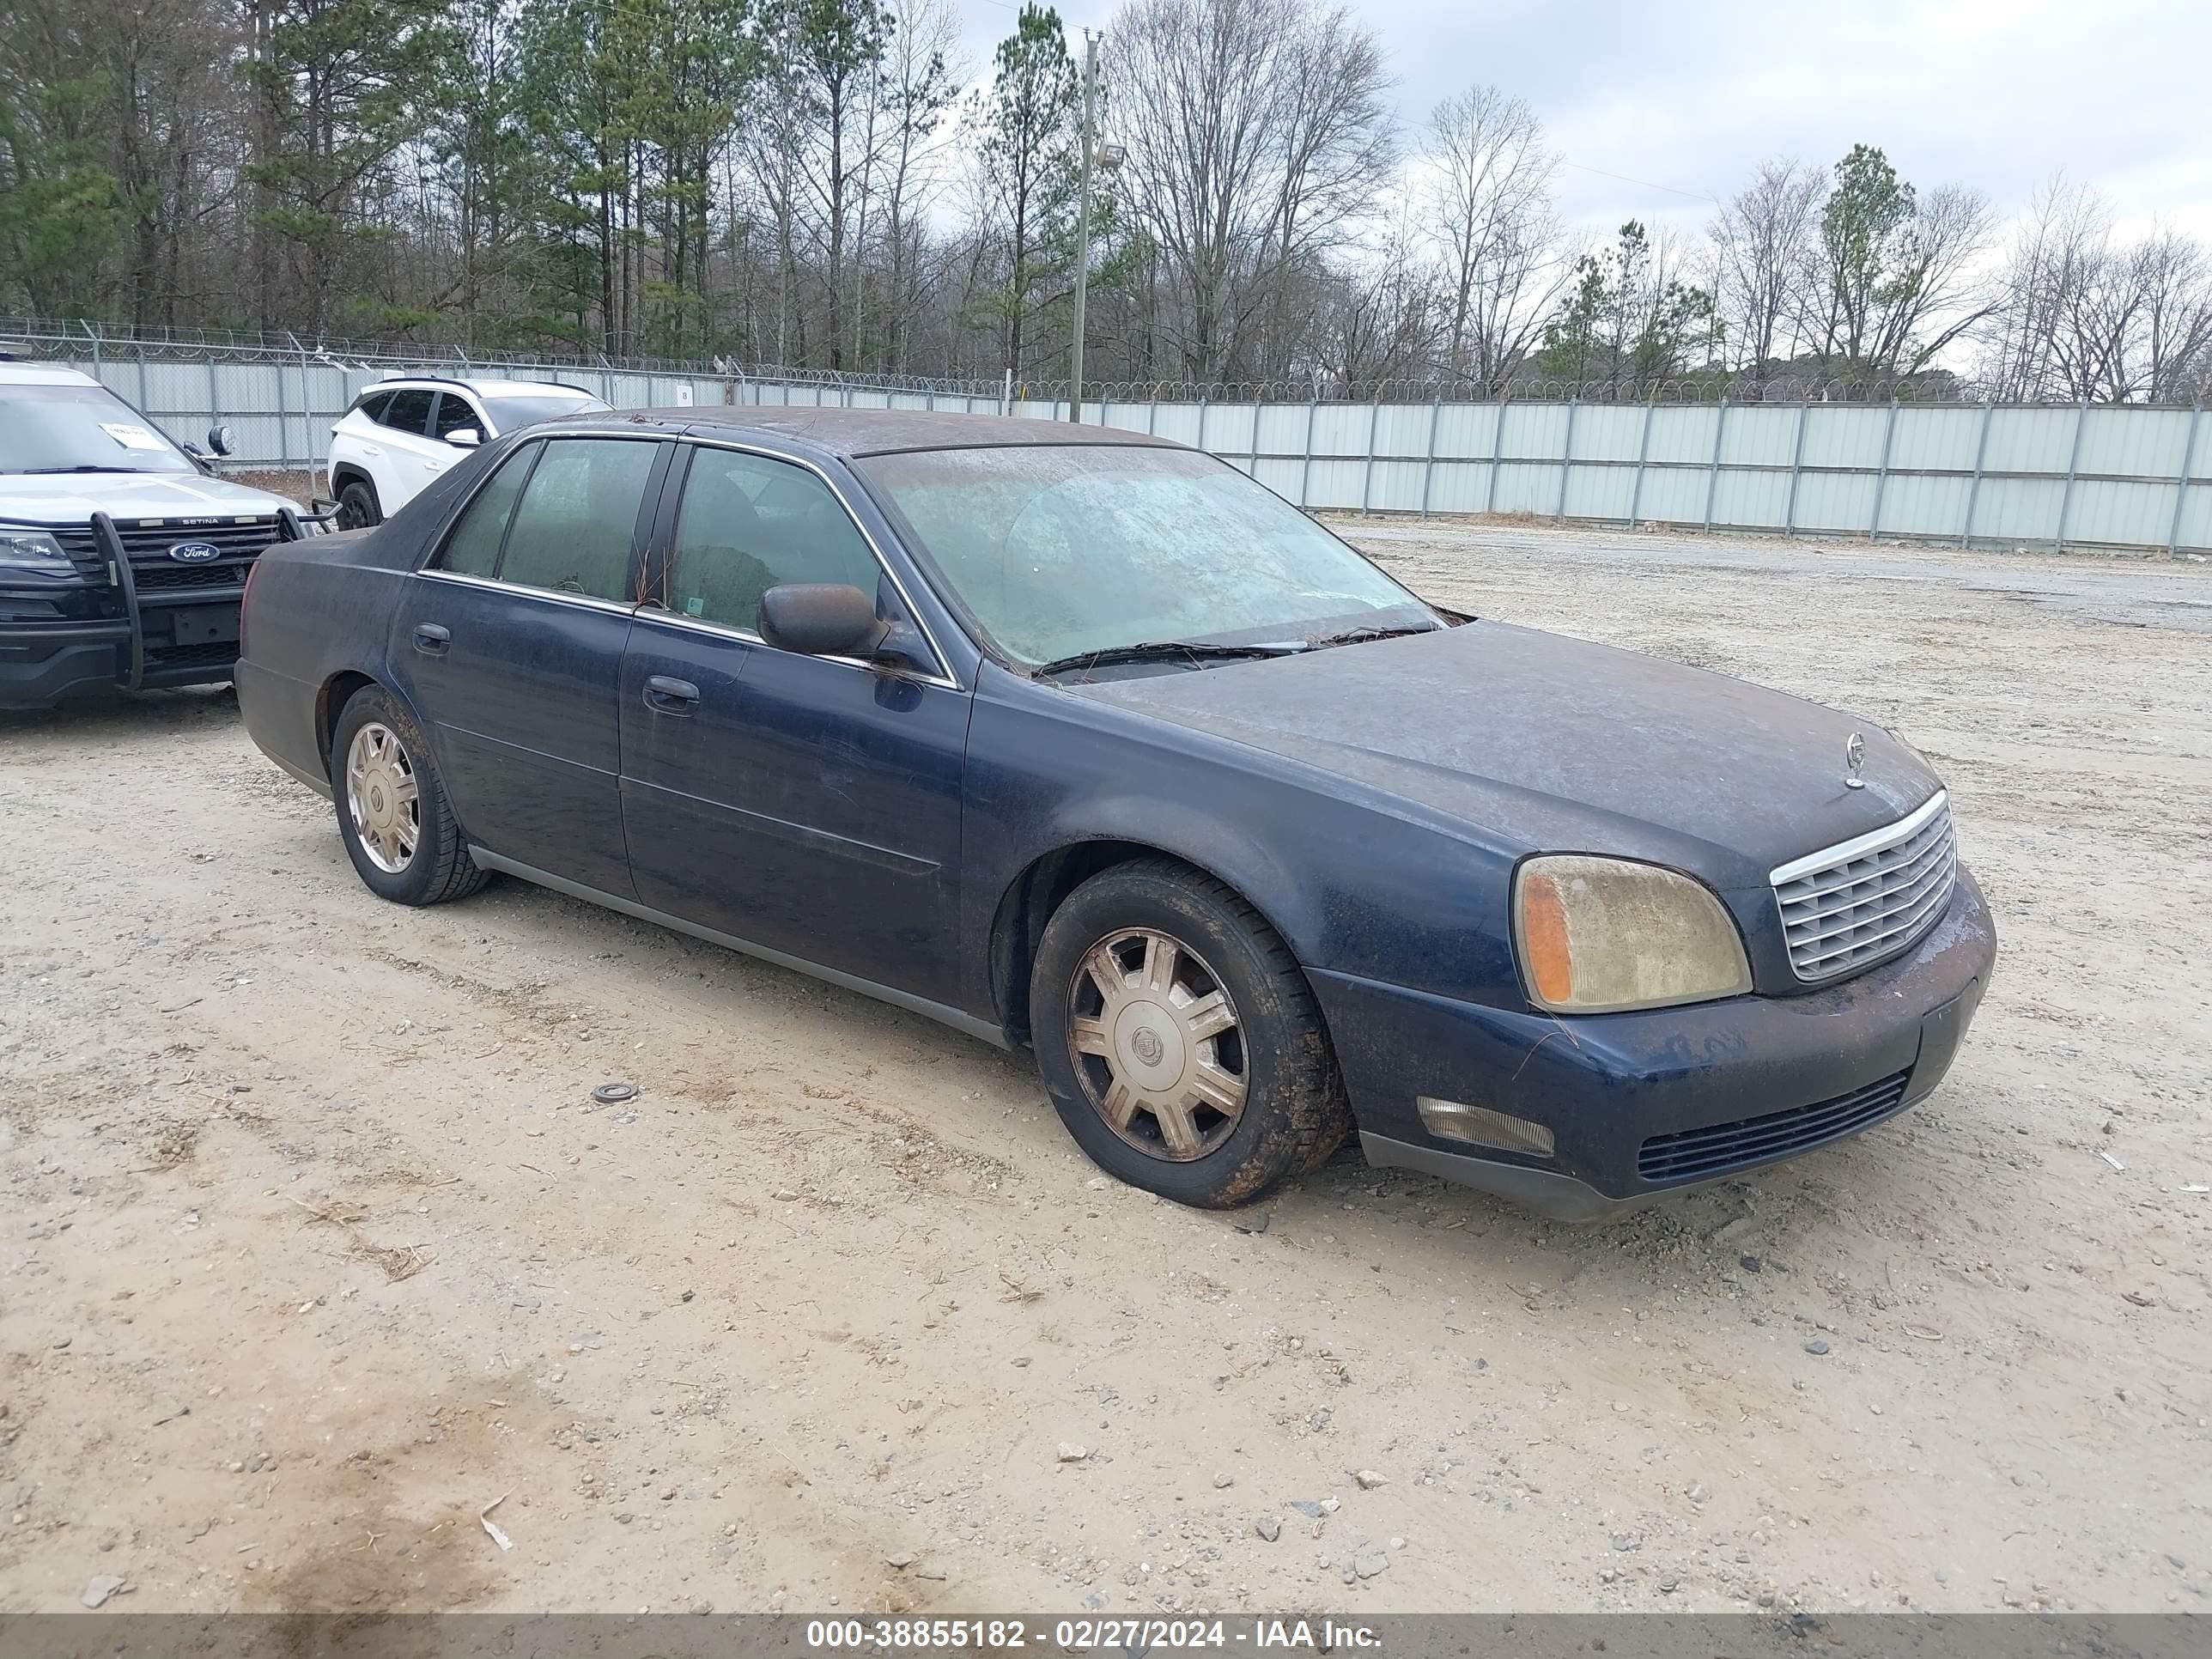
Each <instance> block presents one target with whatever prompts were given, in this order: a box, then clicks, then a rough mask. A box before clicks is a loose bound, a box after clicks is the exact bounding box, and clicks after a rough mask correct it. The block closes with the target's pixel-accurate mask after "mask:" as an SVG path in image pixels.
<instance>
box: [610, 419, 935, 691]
mask: <svg viewBox="0 0 2212 1659" xmlns="http://www.w3.org/2000/svg"><path fill="white" fill-rule="evenodd" d="M677 441H678V443H684V444H689V445H690V446H691V447H693V448H695V449H725V450H729V451H731V452H732V453H736V454H739V455H757V456H758V457H759V458H760V459H763V460H764V461H781V463H783V465H786V466H795V467H799V468H800V469H802V470H803V471H808V472H811V473H812V474H813V475H814V476H815V477H817V478H818V479H820V480H821V481H822V485H823V488H824V489H827V490H828V491H829V497H830V499H831V500H832V501H836V503H837V505H838V506H839V507H842V508H843V509H844V511H845V516H846V517H847V518H848V519H849V520H852V524H853V528H854V529H855V530H857V531H859V532H860V539H861V540H862V541H864V542H866V544H867V545H868V551H869V552H871V553H872V554H873V555H875V559H876V568H878V569H879V570H881V571H882V572H883V574H884V575H885V576H887V577H889V578H890V584H891V586H892V587H893V588H894V589H896V591H897V593H898V596H899V599H900V601H901V602H902V604H904V605H905V606H906V611H907V615H908V616H909V617H912V618H913V619H914V625H915V628H916V629H918V630H920V632H921V637H922V638H923V640H924V641H927V643H928V646H929V652H930V654H931V655H932V656H933V657H934V658H936V659H937V668H938V671H937V672H936V673H935V674H908V675H905V676H902V678H906V679H909V680H915V681H918V682H920V683H921V684H927V685H942V686H946V687H949V688H951V690H955V691H965V690H967V689H968V688H967V687H966V686H965V685H963V684H961V682H960V678H959V676H958V675H957V674H955V673H954V672H953V671H952V659H951V657H949V656H948V655H946V654H945V647H944V646H943V645H942V644H940V643H939V641H938V638H937V630H936V629H933V628H932V627H931V626H930V625H929V618H928V617H927V615H925V614H924V613H923V611H922V609H921V606H920V605H916V604H915V602H914V593H913V592H912V590H911V589H909V588H908V586H907V585H906V584H905V583H904V582H903V581H902V580H899V574H898V572H897V571H896V570H894V569H892V568H891V562H890V560H889V559H887V558H885V557H884V550H883V544H881V543H880V542H878V540H877V539H876V538H875V537H874V536H873V535H872V533H870V532H869V529H868V526H866V524H865V523H864V522H862V520H861V518H860V514H859V513H855V512H854V511H853V503H852V502H851V501H849V500H848V499H847V497H846V495H845V492H844V491H843V490H842V489H839V488H838V487H837V481H836V479H835V478H833V477H830V476H829V473H827V472H826V471H823V469H822V468H820V467H818V466H817V465H815V464H814V463H813V462H811V461H809V460H804V459H800V458H799V457H798V456H796V455H785V454H779V453H777V452H776V451H775V450H773V449H764V448H763V447H761V446H759V445H757V444H748V443H740V442H738V441H736V440H734V439H730V438H713V437H708V436H705V435H689V434H687V435H684V436H681V437H679V438H678V440H677ZM690 482H691V475H690V471H688V470H687V471H685V473H684V483H685V485H686V486H687V487H688V486H689V485H690ZM683 528H684V501H683V497H682V496H681V495H679V496H678V498H677V501H676V521H675V524H674V526H673V534H675V535H680V534H681V533H682V532H683ZM675 551H676V550H675V548H674V547H673V546H672V545H671V547H670V549H669V554H670V556H671V557H672V556H674V554H675ZM644 614H647V615H649V616H653V617H667V618H669V619H670V620H671V621H676V622H681V623H684V624H686V625H687V626H691V627H704V628H708V629H714V631H715V632H717V633H720V634H724V635H729V636H731V637H733V638H737V639H741V640H747V641H751V642H752V643H753V644H756V645H760V646H764V647H767V648H768V649H769V650H770V651H775V650H779V649H781V647H776V646H773V645H769V642H768V641H766V640H764V639H763V638H761V636H760V635H758V634H757V633H754V632H752V631H751V630H750V629H739V628H732V627H729V626H727V625H726V624H722V623H709V622H707V621H706V620H705V619H704V618H703V617H686V616H684V615H683V614H682V613H681V612H678V611H670V610H668V609H666V608H665V606H664V607H661V608H658V609H653V610H650V611H647V612H646V613H644ZM784 654H786V655H796V654H799V653H790V652H787V653H784ZM817 660H819V661H822V662H842V663H849V664H851V665H853V666H854V667H856V668H861V669H865V670H866V671H868V672H869V673H871V674H879V673H881V672H883V669H882V668H881V667H880V666H879V665H876V664H873V663H869V662H865V661H863V660H861V659H860V658H858V657H823V658H819V659H817Z"/></svg>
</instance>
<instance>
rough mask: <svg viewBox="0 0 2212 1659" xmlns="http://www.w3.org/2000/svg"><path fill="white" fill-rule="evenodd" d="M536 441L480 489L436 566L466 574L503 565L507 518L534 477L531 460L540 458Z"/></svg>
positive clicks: (484, 572)
mask: <svg viewBox="0 0 2212 1659" xmlns="http://www.w3.org/2000/svg"><path fill="white" fill-rule="evenodd" d="M535 459H538V446H537V445H536V444H526V445H524V446H523V447H521V448H520V449H519V450H517V451H515V453H513V454H512V455H510V456H508V457H507V459H506V460H505V461H504V462H502V463H501V465H500V469H499V471H497V472H496V473H495V474H493V476H492V480H491V482H490V483H488V484H486V485H485V486H484V487H483V489H480V490H478V491H477V498H476V500H474V501H471V502H470V503H469V507H468V511H467V512H465V513H462V514H461V521H460V523H459V524H457V525H455V526H453V534H452V535H450V536H448V537H447V538H446V545H445V548H444V550H443V551H441V553H440V554H439V555H438V556H437V558H436V559H435V560H434V561H433V562H432V568H434V569H438V570H451V571H453V573H455V574H457V575H462V576H489V575H491V574H494V573H495V572H496V571H497V570H498V568H499V544H501V542H502V541H504V540H506V539H507V520H509V519H511V518H513V516H514V498H515V497H516V496H517V495H520V494H521V493H522V485H523V482H524V480H526V478H528V477H530V464H531V463H532V461H534V460H535Z"/></svg>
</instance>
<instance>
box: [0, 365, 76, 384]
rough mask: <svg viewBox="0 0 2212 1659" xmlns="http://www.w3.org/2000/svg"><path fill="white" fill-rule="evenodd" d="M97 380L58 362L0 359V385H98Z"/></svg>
mask: <svg viewBox="0 0 2212 1659" xmlns="http://www.w3.org/2000/svg"><path fill="white" fill-rule="evenodd" d="M99 384H100V382H99V381H97V380H94V379H93V378H92V376H91V375H89V374H84V373H82V372H81V371H79V370H77V369H74V368H63V367H62V366H61V365H60V364H59V363H19V362H8V361H6V360H5V359H0V386H98V385H99Z"/></svg>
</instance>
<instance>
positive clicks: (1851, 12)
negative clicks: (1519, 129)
mask: <svg viewBox="0 0 2212 1659" xmlns="http://www.w3.org/2000/svg"><path fill="white" fill-rule="evenodd" d="M957 3H958V4H959V7H960V12H961V15H962V17H963V20H964V21H965V23H966V26H967V27H966V38H965V41H964V46H965V53H966V56H967V58H968V60H969V71H970V73H971V74H981V73H984V72H986V70H987V65H988V63H989V59H990V55H991V52H992V49H993V47H994V44H995V43H996V41H997V40H998V39H999V38H1000V36H1002V35H1004V34H1006V33H1010V32H1011V31H1012V26H1013V21H1014V7H1013V6H1012V4H1010V3H1003V0H957ZM1351 10H1352V14H1353V15H1355V16H1356V17H1358V18H1359V19H1360V20H1361V21H1364V23H1366V24H1367V26H1368V27H1370V28H1372V29H1374V30H1375V31H1376V33H1378V34H1379V35H1380V36H1381V37H1382V40H1383V46H1384V48H1385V49H1386V50H1387V52H1389V59H1390V64H1391V68H1392V69H1393V70H1394V71H1395V73H1396V75H1397V76H1398V78H1399V87H1398V98H1399V104H1400V109H1401V116H1402V118H1403V120H1404V122H1405V125H1406V126H1407V129H1408V131H1412V130H1413V129H1416V128H1417V127H1418V125H1419V122H1420V121H1421V120H1422V119H1423V118H1425V116H1426V114H1427V112H1428V111H1429V109H1430V108H1431V106H1433V105H1434V104H1435V103H1436V102H1437V100H1439V99H1442V98H1443V97H1445V96H1447V95H1449V94H1451V93H1453V92H1455V91H1457V90H1458V89H1460V88H1462V87H1465V86H1469V85H1473V84H1476V83H1479V82H1495V83H1496V84H1497V85H1498V86H1500V87H1503V88H1506V89H1507V90H1508V91H1510V92H1515V93H1518V94H1520V95H1522V97H1524V98H1526V99H1528V101H1529V103H1530V104H1531V105H1533V106H1534V108H1535V111H1536V113H1537V114H1538V115H1539V116H1540V117H1541V118H1542V120H1543V123H1544V125H1545V127H1546V129H1547V132H1548V133H1549V135H1550V138H1551V143H1552V146H1553V149H1555V150H1556V151H1558V152H1559V155H1561V156H1562V157H1563V158H1565V161H1566V162H1567V164H1568V165H1566V166H1565V167H1562V168H1561V170H1560V175H1559V203H1560V207H1561V210H1562V211H1563V212H1564V214H1565V216H1566V218H1567V219H1568V221H1569V222H1570V223H1571V224H1572V225H1574V226H1575V227H1576V228H1578V229H1587V230H1589V231H1593V232H1602V231H1609V230H1610V229H1611V228H1613V227H1614V226H1616V225H1618V224H1619V223H1620V222H1621V221H1622V220H1623V219H1626V218H1629V217H1631V216H1635V217H1640V218H1642V219H1644V220H1645V221H1646V222H1653V223H1659V224H1665V225H1669V226H1673V227H1675V228H1680V229H1682V230H1694V229H1695V228H1698V227H1699V226H1701V225H1702V224H1703V223H1704V222H1705V218H1706V216H1707V215H1708V214H1709V213H1710V211H1711V204H1710V203H1709V202H1707V201H1706V200H1705V197H1711V196H1726V195H1728V194H1729V192H1730V191H1733V190H1734V189H1735V188H1736V187H1737V186H1738V185H1740V184H1741V183H1742V181H1743V180H1744V179H1745V178H1746V177H1747V175H1748V173H1750V171H1751V168H1752V167H1753V165H1754V164H1755V163H1756V162H1758V161H1760V160H1761V159H1763V158H1765V157H1768V156H1773V155H1796V156H1800V157H1802V158H1805V159H1808V160H1811V161H1818V162H1820V164H1822V165H1824V166H1826V165H1828V164H1830V163H1832V162H1834V161H1837V160H1838V159H1839V158H1840V157H1841V156H1842V155H1844V152H1845V151H1847V150H1848V149H1850V147H1851V145H1852V144H1854V143H1871V144H1875V145H1879V146H1880V147H1881V149H1884V150H1885V151H1887V153H1888V155H1889V159H1890V161H1891V162H1892V163H1893V165H1894V166H1895V167H1897V168H1898V170H1899V172H1900V173H1903V174H1904V175H1905V177H1906V178H1907V179H1911V180H1912V181H1913V182H1914V183H1915V184H1917V185H1921V186H1923V188H1924V187H1926V186H1929V185H1938V184H1945V183H1952V182H1957V183H1962V184H1967V185H1972V186H1974V187H1975V188H1977V189H1978V190H1980V191H1983V192H1984V194H1986V195H1987V196H1988V197H1990V201H1991V204H1993V205H1994V206H1995V207H1996V210H1997V211H1998V212H1999V213H2000V214H2002V215H2004V216H2011V215H2013V214H2015V213H2017V212H2019V211H2020V210H2021V209H2022V208H2023V207H2025V206H2026V204H2027V201H2028V198H2029V197H2030V196H2031V195H2032V194H2033V192H2034V191H2035V190H2036V188H2037V186H2038V185H2039V184H2040V183H2041V182H2042V181H2044V180H2045V179H2048V178H2049V177H2050V176H2051V174H2052V173H2054V172H2056V171H2057V170H2058V169H2060V168H2063V169H2065V171H2066V173H2067V174H2068V176H2069V178H2070V179H2075V180H2079V181H2081V182H2084V183H2087V184H2090V185H2094V186H2095V187H2096V188H2097V189H2098V190H2100V191H2102V192H2103V193H2104V195H2105V196H2106V198H2107V199H2108V200H2109V201H2110V202H2111V204H2112V208H2113V210H2114V211H2115V212H2116V214H2117V215H2118V217H2119V220H2120V222H2121V227H2122V228H2123V229H2124V230H2127V231H2135V230H2139V229H2143V228H2148V226H2149V225H2150V224H2151V223H2152V222H2154V221H2162V222H2165V223H2167V224H2170V225H2172V226H2173V227H2175V228H2179V229H2182V230H2185V231H2187V232H2189V233H2191V234H2193V235H2197V236H2199V237H2203V238H2204V239H2205V240H2212V0H2070V3H2061V0H1917V3H1916V0H1826V3H1819V0H1356V3H1353V4H1352V7H1351ZM1114 11H1115V0H1062V3H1061V4H1060V15H1061V17H1062V19H1063V20H1064V21H1066V22H1067V23H1068V24H1069V25H1070V26H1071V27H1072V28H1073V27H1074V26H1077V25H1085V24H1088V25H1091V26H1092V27H1104V26H1105V25H1106V24H1107V23H1108V22H1109V21H1110V20H1111V18H1112V16H1113V14H1114ZM1077 38H1079V37H1077ZM1632 181H1633V182H1632Z"/></svg>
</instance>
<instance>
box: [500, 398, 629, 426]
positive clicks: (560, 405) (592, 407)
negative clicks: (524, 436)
mask: <svg viewBox="0 0 2212 1659" xmlns="http://www.w3.org/2000/svg"><path fill="white" fill-rule="evenodd" d="M483 400H484V412H485V413H486V414H488V415H489V416H491V422H492V424H493V425H494V426H495V427H497V428H499V430H500V432H501V434H502V435H504V434H507V433H509V432H513V431H514V430H515V429H516V428H519V427H526V426H530V425H532V424H533V423H534V422H538V421H554V420H558V419H559V418H560V417H561V416H563V415H596V414H598V413H599V412H600V411H601V410H604V409H605V408H606V407H607V405H606V404H603V403H601V402H600V401H599V399H598V398H594V397H591V396H589V395H588V394H586V393H585V392H486V393H484V394H483Z"/></svg>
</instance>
